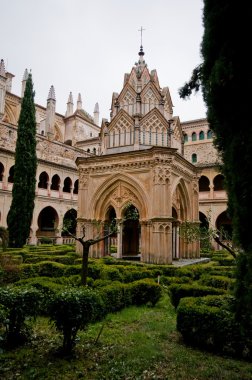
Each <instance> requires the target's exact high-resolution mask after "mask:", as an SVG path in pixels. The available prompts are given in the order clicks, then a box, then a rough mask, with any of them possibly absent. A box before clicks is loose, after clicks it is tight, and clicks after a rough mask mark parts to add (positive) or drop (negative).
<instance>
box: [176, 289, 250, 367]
mask: <svg viewBox="0 0 252 380" xmlns="http://www.w3.org/2000/svg"><path fill="white" fill-rule="evenodd" d="M233 303H234V299H233V297H231V296H228V295H225V296H217V297H216V296H207V297H199V298H193V297H190V298H184V299H182V300H181V302H180V303H179V306H178V309H177V330H178V331H179V332H180V333H181V334H182V336H183V339H184V341H185V343H187V344H190V345H193V346H196V347H200V348H203V349H207V350H210V351H213V352H217V353H222V354H228V355H231V356H236V357H239V358H244V359H247V360H251V359H252V338H251V336H244V335H243V334H242V332H241V331H240V325H239V323H238V322H237V321H236V320H235V315H234V313H233V311H232V309H233Z"/></svg>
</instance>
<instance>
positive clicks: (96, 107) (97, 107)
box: [94, 103, 99, 112]
mask: <svg viewBox="0 0 252 380" xmlns="http://www.w3.org/2000/svg"><path fill="white" fill-rule="evenodd" d="M94 112H99V104H98V103H95V108H94Z"/></svg>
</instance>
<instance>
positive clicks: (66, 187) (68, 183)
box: [63, 177, 72, 193]
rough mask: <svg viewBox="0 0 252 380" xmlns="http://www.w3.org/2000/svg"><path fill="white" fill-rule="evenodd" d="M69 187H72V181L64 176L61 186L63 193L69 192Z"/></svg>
mask: <svg viewBox="0 0 252 380" xmlns="http://www.w3.org/2000/svg"><path fill="white" fill-rule="evenodd" d="M71 187H72V181H71V178H69V177H66V178H65V181H64V187H63V192H64V193H71Z"/></svg>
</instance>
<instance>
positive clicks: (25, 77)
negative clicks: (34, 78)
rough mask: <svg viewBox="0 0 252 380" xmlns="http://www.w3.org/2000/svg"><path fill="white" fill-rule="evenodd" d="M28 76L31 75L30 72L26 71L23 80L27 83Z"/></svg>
mask: <svg viewBox="0 0 252 380" xmlns="http://www.w3.org/2000/svg"><path fill="white" fill-rule="evenodd" d="M28 75H29V73H28V70H27V69H25V72H24V76H23V80H25V81H26V80H27V79H28Z"/></svg>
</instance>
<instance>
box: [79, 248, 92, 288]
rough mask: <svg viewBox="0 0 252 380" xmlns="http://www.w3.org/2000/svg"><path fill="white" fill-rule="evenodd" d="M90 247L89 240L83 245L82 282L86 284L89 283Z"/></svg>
mask: <svg viewBox="0 0 252 380" xmlns="http://www.w3.org/2000/svg"><path fill="white" fill-rule="evenodd" d="M89 247H90V244H89V242H84V244H83V245H82V267H81V284H82V285H84V286H85V285H87V275H88V255H89Z"/></svg>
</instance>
